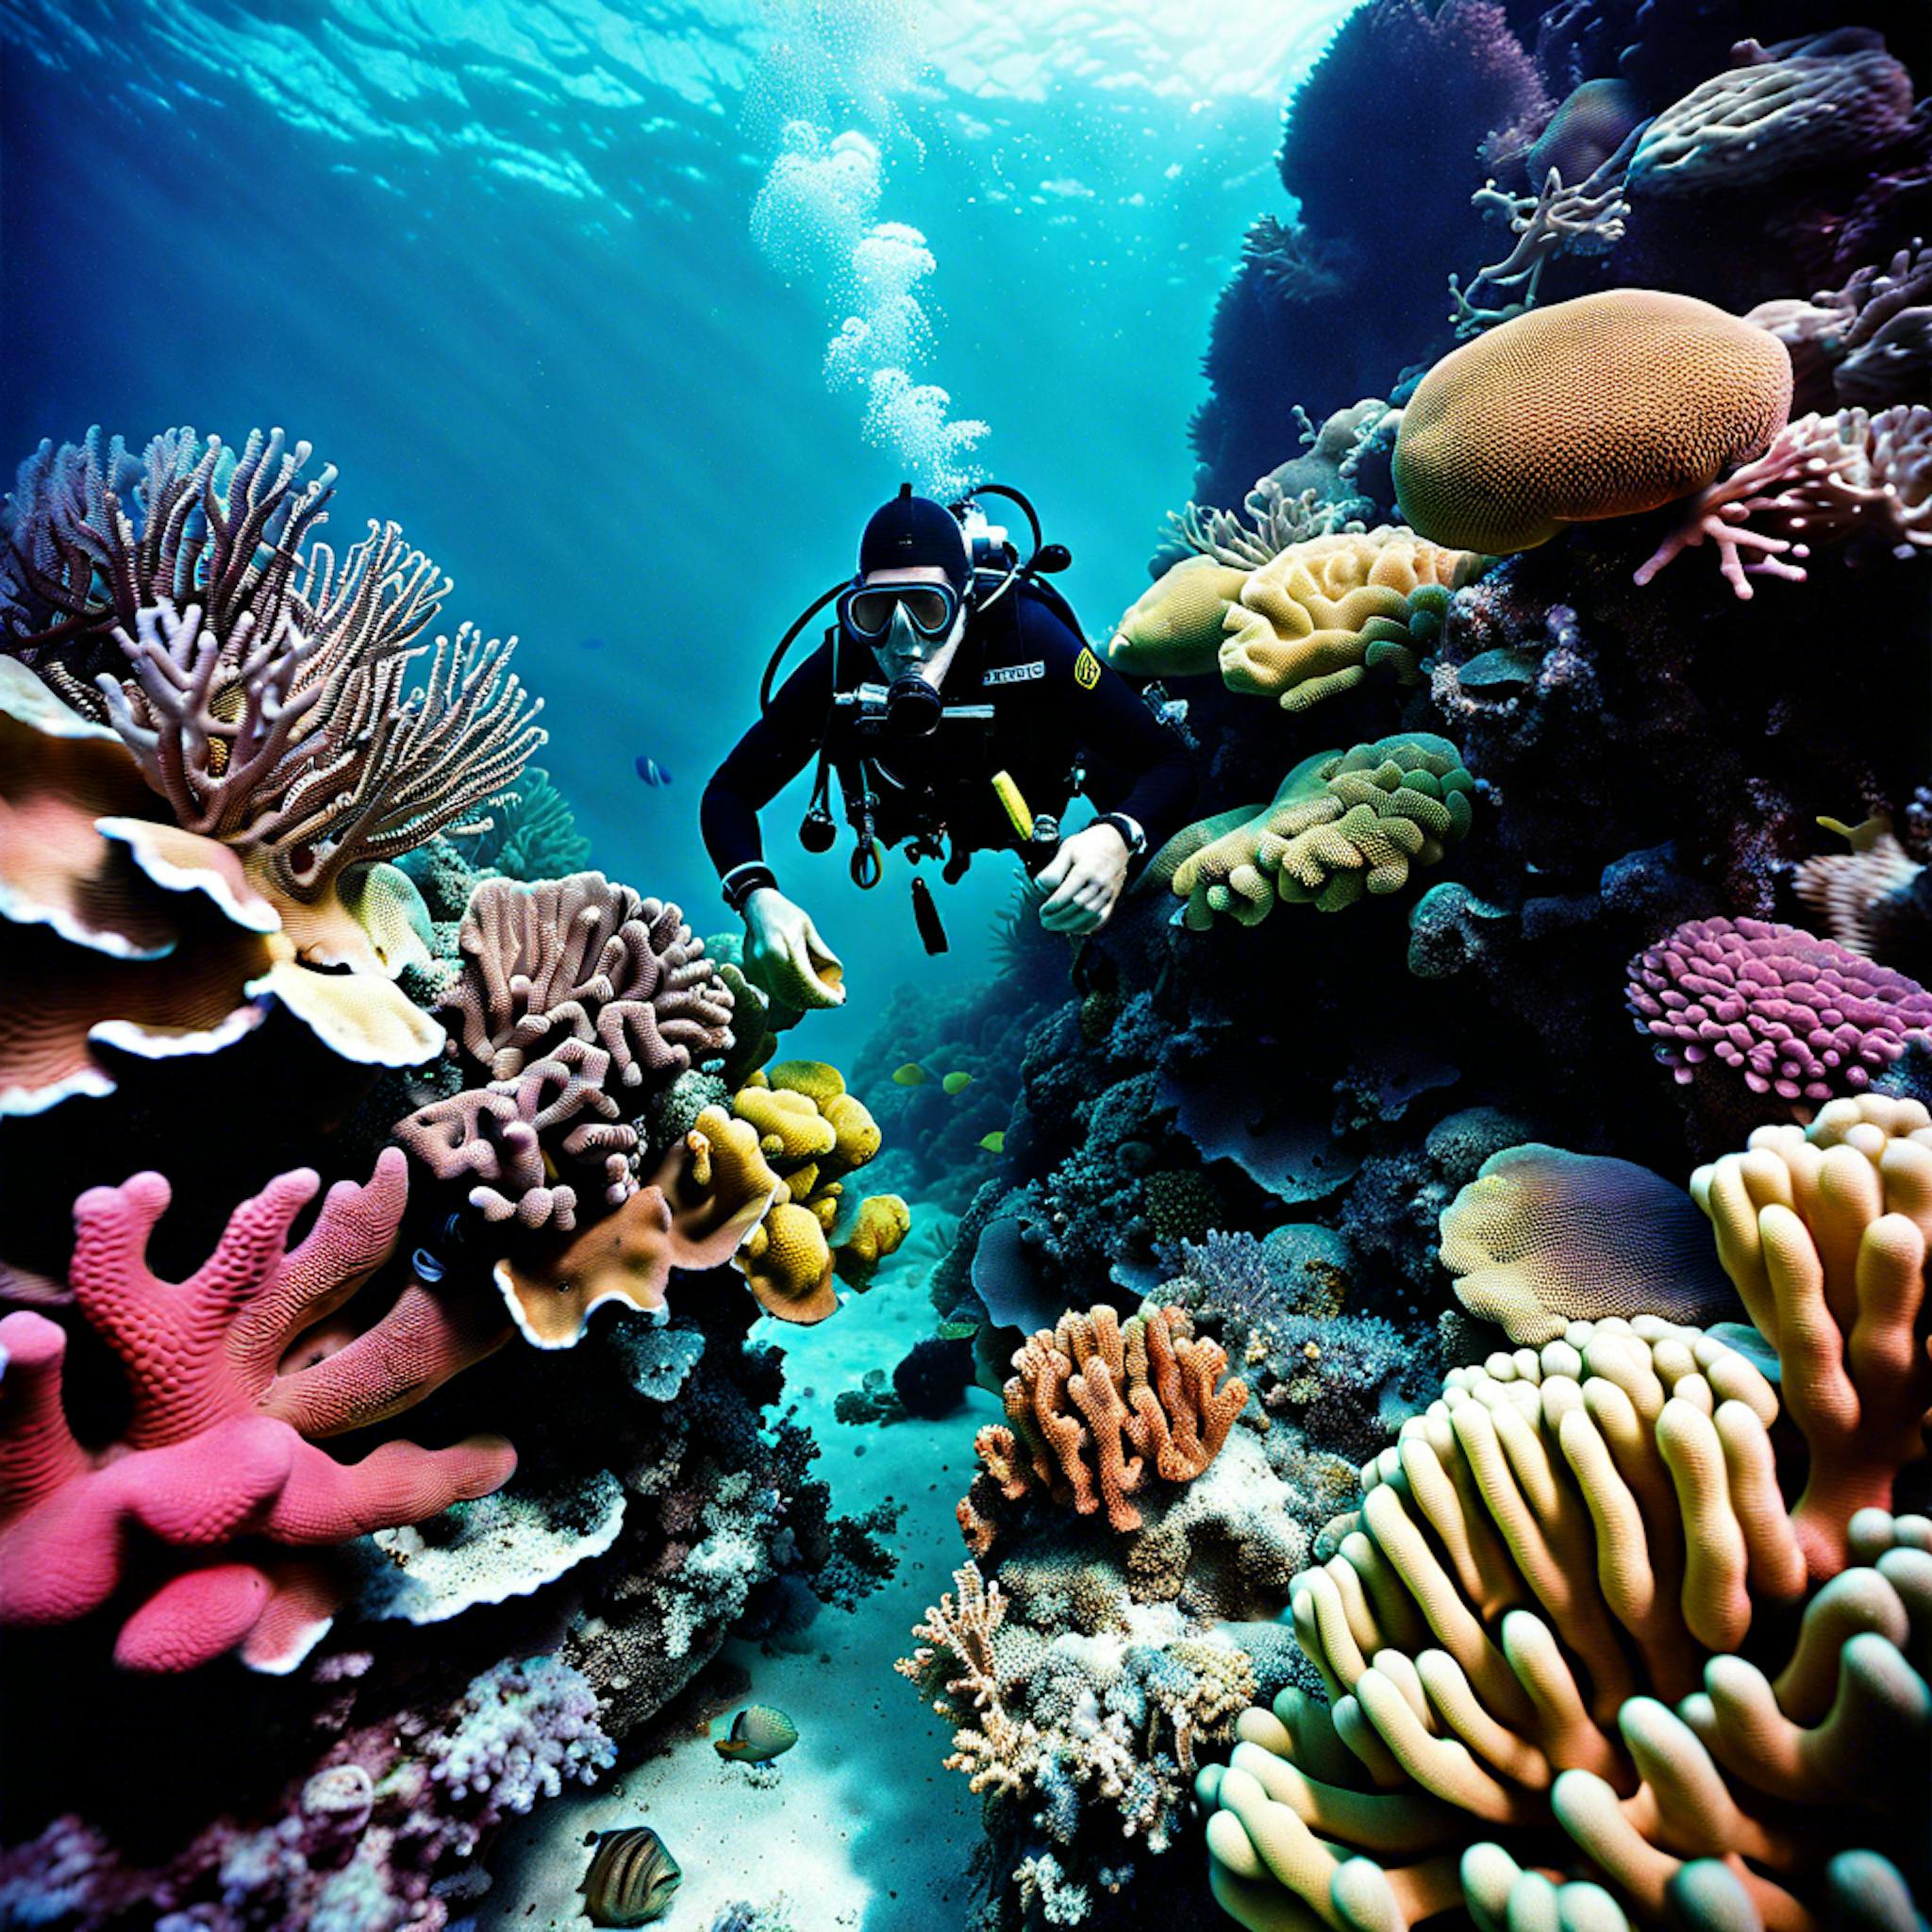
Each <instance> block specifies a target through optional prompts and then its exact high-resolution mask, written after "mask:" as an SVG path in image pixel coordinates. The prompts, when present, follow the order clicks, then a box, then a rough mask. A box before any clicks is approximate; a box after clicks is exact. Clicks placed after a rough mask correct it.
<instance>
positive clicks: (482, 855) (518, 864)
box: [457, 765, 591, 880]
mask: <svg viewBox="0 0 1932 1932" xmlns="http://www.w3.org/2000/svg"><path fill="white" fill-rule="evenodd" d="M485 803H486V804H487V806H488V808H489V812H490V817H489V820H488V821H487V823H478V824H475V825H472V826H468V827H464V828H462V829H461V830H460V831H459V832H458V834H457V836H458V837H462V838H463V841H464V845H463V851H464V857H465V858H467V859H468V860H469V862H470V864H471V865H473V866H474V867H475V869H476V870H477V871H478V872H500V873H502V874H504V876H505V877H507V878H512V879H528V880H536V879H560V878H565V877H567V876H568V875H569V874H572V873H575V872H582V871H584V870H585V869H586V867H587V866H588V864H589V861H590V857H591V841H589V840H588V839H587V838H585V837H584V835H583V834H582V833H581V832H579V831H578V830H577V822H576V819H575V816H574V814H573V813H572V811H571V808H570V805H569V803H568V801H567V800H566V799H565V798H564V795H563V793H562V792H560V791H558V789H557V787H556V785H555V784H553V783H552V782H551V777H550V774H549V773H548V772H546V771H543V770H542V769H541V767H539V766H536V765H527V766H525V769H524V772H523V775H522V776H521V777H519V778H518V780H517V786H516V790H515V791H499V792H497V793H496V794H495V795H494V796H492V797H491V798H490V799H488V800H486V801H485Z"/></svg>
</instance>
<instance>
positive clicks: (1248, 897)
mask: <svg viewBox="0 0 1932 1932" xmlns="http://www.w3.org/2000/svg"><path fill="white" fill-rule="evenodd" d="M1474 789H1475V788H1474V780H1473V779H1472V778H1471V777H1470V775H1469V773H1468V772H1467V770H1465V769H1464V767H1463V763H1462V755H1461V753H1460V752H1458V751H1457V749H1456V747H1455V746H1454V745H1453V744H1451V743H1450V742H1449V741H1448V740H1447V739H1446V738H1438V737H1436V736H1434V735H1433V734H1432V733H1430V732H1425V731H1418V732H1410V733H1407V734H1406V735H1403V736H1399V737H1394V738H1383V739H1378V740H1376V741H1375V742H1374V743H1373V744H1358V745H1357V746H1356V747H1355V749H1354V750H1353V751H1348V752H1333V751H1331V752H1318V753H1316V754H1315V756H1314V757H1313V758H1304V759H1303V760H1302V762H1301V763H1300V764H1298V765H1297V766H1295V768H1294V769H1293V770H1292V771H1291V772H1290V773H1289V774H1288V776H1287V777H1286V778H1284V779H1283V780H1282V782H1281V786H1280V789H1279V790H1278V791H1276V792H1275V794H1274V798H1273V799H1272V800H1270V802H1269V803H1268V804H1267V805H1266V806H1264V807H1262V808H1260V809H1259V810H1258V811H1257V812H1255V813H1254V814H1253V815H1252V816H1250V817H1247V818H1245V819H1243V820H1242V821H1241V823H1239V824H1235V825H1234V826H1233V827H1232V828H1231V829H1228V830H1225V831H1223V832H1222V833H1220V834H1219V836H1217V837H1215V838H1212V839H1210V840H1208V841H1207V842H1206V843H1203V844H1200V845H1198V847H1197V849H1195V850H1193V851H1191V852H1190V853H1189V855H1188V856H1187V857H1186V858H1184V859H1182V860H1181V861H1180V863H1179V864H1178V865H1175V866H1174V870H1173V879H1172V886H1173V891H1174V894H1175V895H1176V896H1177V897H1179V898H1183V899H1185V900H1186V901H1187V902H1188V903H1187V909H1186V912H1185V914H1184V917H1185V920H1186V923H1187V924H1188V925H1190V926H1191V927H1192V928H1194V929H1195V930H1196V931H1205V930H1206V929H1207V928H1208V926H1210V925H1211V924H1213V923H1214V915H1215V914H1216V913H1223V914H1225V915H1226V916H1227V917H1229V918H1231V919H1233V920H1235V921H1237V922H1238V923H1239V924H1242V925H1257V924H1259V923H1260V922H1261V921H1262V920H1263V919H1265V918H1266V917H1267V916H1268V914H1269V913H1270V912H1271V911H1272V910H1273V909H1274V904H1275V901H1276V900H1277V899H1278V900H1283V901H1287V902H1289V903H1291V904H1295V905H1301V904H1310V903H1311V904H1313V905H1314V906H1316V907H1317V908H1320V909H1321V910H1322V911H1324V912H1336V911H1339V910H1341V908H1342V907H1344V906H1352V905H1354V904H1355V902H1356V901H1357V899H1359V898H1360V897H1361V896H1362V894H1363V893H1364V892H1372V893H1375V894H1377V895H1380V894H1383V893H1388V892H1394V891H1400V890H1401V889H1402V888H1403V887H1404V886H1405V885H1407V882H1408V874H1409V870H1410V868H1411V866H1413V865H1434V864H1436V863H1437V862H1438V861H1439V860H1440V859H1441V858H1442V856H1443V854H1444V852H1445V851H1446V850H1447V849H1448V847H1449V846H1450V845H1452V844H1454V843H1455V842H1456V841H1457V840H1459V839H1461V838H1462V837H1463V836H1464V834H1465V833H1467V832H1468V830H1469V826H1470V818H1471V806H1472V801H1473V798H1474ZM1223 822H1224V821H1223ZM1179 837H1180V839H1181V840H1183V841H1185V840H1188V839H1189V838H1190V833H1188V832H1183V833H1181V834H1180V835H1179Z"/></svg>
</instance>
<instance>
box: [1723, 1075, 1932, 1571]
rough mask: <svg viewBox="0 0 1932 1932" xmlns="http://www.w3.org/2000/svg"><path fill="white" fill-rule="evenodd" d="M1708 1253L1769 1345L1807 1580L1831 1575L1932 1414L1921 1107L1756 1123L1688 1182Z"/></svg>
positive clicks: (1898, 1103)
mask: <svg viewBox="0 0 1932 1932" xmlns="http://www.w3.org/2000/svg"><path fill="white" fill-rule="evenodd" d="M1691 1194H1692V1195H1693V1197H1694V1198H1695V1199H1696V1202H1697V1205H1698V1206H1699V1207H1700V1208H1703V1209H1704V1211H1705V1213H1706V1214H1707V1215H1708V1216H1709V1217H1710V1221H1711V1224H1712V1227H1713V1229H1714V1230H1715V1232H1716V1235H1717V1252H1718V1258H1719V1259H1720V1260H1721V1261H1722V1262H1723V1264H1724V1272H1725V1273H1726V1274H1728V1275H1729V1276H1730V1277H1731V1279H1732V1281H1733V1282H1735V1283H1736V1284H1737V1289H1738V1293H1739V1295H1740V1297H1741V1298H1742V1300H1743V1303H1744V1307H1745V1309H1746V1311H1747V1312H1748V1313H1749V1315H1750V1317H1751V1320H1752V1322H1753V1323H1754V1324H1756V1326H1757V1330H1758V1332H1759V1333H1760V1334H1761V1335H1762V1336H1763V1337H1764V1339H1765V1341H1767V1342H1769V1343H1770V1344H1771V1346H1772V1347H1773V1348H1774V1349H1775V1350H1776V1351H1777V1355H1778V1359H1779V1362H1780V1364H1781V1368H1782V1374H1781V1377H1780V1394H1781V1396H1782V1399H1783V1402H1784V1406H1785V1408H1786V1410H1787V1411H1788V1413H1789V1414H1790V1417H1791V1420H1792V1422H1793V1423H1794V1424H1796V1425H1797V1428H1798V1431H1799V1433H1800V1434H1801V1435H1802V1436H1803V1437H1804V1439H1805V1443H1806V1447H1807V1449H1808V1451H1809V1469H1808V1474H1807V1480H1806V1484H1805V1488H1804V1490H1803V1491H1802V1492H1801V1493H1800V1494H1799V1497H1798V1500H1797V1501H1796V1503H1794V1504H1793V1505H1792V1507H1791V1531H1792V1535H1793V1536H1794V1538H1795V1539H1796V1541H1797V1543H1798V1546H1799V1548H1800V1549H1801V1550H1802V1551H1803V1552H1804V1554H1805V1557H1806V1560H1807V1564H1808V1566H1809V1569H1810V1573H1811V1574H1812V1575H1813V1576H1814V1577H1821V1576H1829V1575H1831V1574H1834V1573H1835V1572H1836V1571H1838V1570H1839V1569H1840V1568H1842V1567H1843V1564H1844V1562H1845V1559H1846V1550H1847V1548H1848V1545H1849V1543H1850V1541H1851V1538H1852V1523H1853V1519H1854V1517H1855V1516H1856V1515H1857V1512H1858V1511H1859V1510H1860V1509H1865V1508H1878V1509H1890V1507H1892V1485H1893V1482H1894V1480H1895V1478H1896V1476H1897V1474H1898V1473H1899V1471H1900V1470H1902V1469H1904V1468H1905V1467H1906V1466H1907V1465H1908V1464H1910V1463H1913V1462H1916V1461H1917V1460H1918V1459H1919V1458H1920V1457H1923V1456H1924V1454H1925V1436H1924V1429H1925V1421H1926V1416H1927V1413H1928V1411H1932V1353H1928V1349H1932V1302H1928V1299H1927V1296H1926V1291H1925V1247H1926V1242H1927V1240H1928V1239H1932V1114H1928V1113H1927V1111H1926V1109H1925V1108H1924V1107H1923V1106H1921V1105H1920V1104H1919V1103H1918V1102H1917V1101H1907V1100H1891V1099H1888V1098H1886V1097H1884V1096H1882V1095H1879V1094H1875V1093H1873V1094H1864V1095H1861V1096H1860V1097H1859V1098H1857V1099H1856V1100H1851V1099H1847V1100H1834V1101H1832V1102H1831V1103H1830V1104H1829V1105H1828V1106H1826V1107H1824V1108H1821V1109H1820V1111H1819V1115H1818V1118H1817V1119H1816V1120H1815V1121H1813V1122H1812V1124H1811V1125H1810V1126H1809V1127H1808V1128H1800V1127H1795V1126H1783V1125H1778V1126H1765V1127H1759V1128H1758V1129H1757V1132H1756V1133H1754V1134H1753V1135H1752V1136H1751V1141H1750V1144H1749V1147H1748V1149H1747V1151H1746V1152H1744V1153H1742V1154H1727V1155H1725V1156H1724V1158H1723V1159H1721V1160H1718V1161H1716V1162H1714V1163H1712V1164H1711V1165H1710V1166H1708V1167H1701V1168H1699V1169H1698V1170H1697V1172H1696V1173H1695V1174H1693V1175H1692V1176H1691Z"/></svg>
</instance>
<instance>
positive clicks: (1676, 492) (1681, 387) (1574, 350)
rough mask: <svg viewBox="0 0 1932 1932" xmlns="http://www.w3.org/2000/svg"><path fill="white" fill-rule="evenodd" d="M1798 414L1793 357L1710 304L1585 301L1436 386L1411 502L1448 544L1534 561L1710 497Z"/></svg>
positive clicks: (1410, 459) (1435, 377)
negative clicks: (1605, 521)
mask: <svg viewBox="0 0 1932 1932" xmlns="http://www.w3.org/2000/svg"><path fill="white" fill-rule="evenodd" d="M1607 369H1614V370H1616V371H1617V372H1618V374H1619V379H1618V380H1617V381H1616V382H1614V383H1611V382H1607V381H1605V379H1604V372H1605V371H1606V370H1607ZM1790 399H1791V364H1790V356H1789V355H1788V354H1787V353H1786V351H1785V348H1784V345H1783V344H1782V343H1781V342H1779V341H1777V340H1776V339H1775V338H1774V337H1772V336H1770V335H1768V334H1766V332H1765V331H1764V330H1763V329H1760V328H1756V327H1754V326H1753V325H1750V324H1749V323H1746V322H1742V321H1740V319H1739V318H1738V317H1736V316H1734V315H1727V314H1725V313H1724V310H1723V309H1721V308H1712V307H1711V306H1710V304H1708V303H1707V302H1699V301H1697V300H1695V299H1694V298H1693V297H1691V296H1689V295H1674V294H1668V293H1665V292H1664V291H1660V290H1656V289H1608V290H1605V291H1602V292H1601V293H1598V294H1594V295H1579V296H1578V297H1576V299H1575V300H1574V301H1571V302H1557V303H1553V304H1551V305H1550V306H1549V307H1547V308H1535V309H1532V310H1530V312H1529V313H1528V314H1526V315H1519V316H1517V317H1516V318H1515V319H1514V320H1513V321H1510V322H1506V323H1504V324H1502V325H1500V326H1499V327H1496V328H1492V329H1491V330H1490V331H1488V333H1487V334H1484V335H1481V336H1478V337H1476V338H1475V340H1474V341H1469V342H1465V343H1464V344H1463V345H1462V346H1461V347H1460V348H1459V349H1456V350H1454V351H1452V352H1451V353H1450V354H1449V355H1447V356H1445V357H1443V358H1442V359H1441V361H1440V362H1438V363H1437V364H1436V365H1435V367H1434V368H1433V369H1431V370H1430V371H1429V373H1428V374H1427V375H1425V376H1424V378H1423V380H1422V384H1421V386H1420V387H1419V388H1418V389H1417V391H1416V392H1415V394H1414V396H1413V397H1412V398H1411V400H1410V402H1409V405H1408V408H1407V409H1406V410H1405V411H1404V413H1403V418H1402V429H1401V433H1400V434H1399V436H1398V437H1397V438H1396V443H1395V493H1396V499H1397V501H1398V503H1399V504H1400V505H1401V508H1402V513H1403V515H1404V517H1405V518H1406V519H1407V521H1408V523H1409V524H1410V525H1413V526H1414V528H1415V529H1417V530H1418V531H1420V532H1421V533H1422V534H1423V535H1424V536H1425V537H1428V538H1431V539H1433V540H1434V541H1436V542H1438V543H1446V544H1454V545H1457V546H1458V547H1460V548H1463V549H1466V550H1477V551H1488V552H1491V553H1493V554H1502V553H1504V552H1508V551H1517V550H1528V549H1531V548H1533V547H1534V546H1535V545H1536V544H1539V543H1544V542H1547V541H1549V540H1550V538H1552V537H1554V536H1555V535H1556V534H1557V531H1558V530H1560V529H1561V528H1562V526H1563V525H1565V524H1571V523H1587V522H1592V521H1595V520H1596V519H1599V518H1603V517H1622V516H1632V515H1635V514H1636V513H1637V512H1638V511H1640V510H1647V509H1655V508H1657V507H1658V506H1659V505H1660V504H1666V503H1671V502H1674V501H1675V500H1676V499H1677V498H1678V497H1681V496H1688V495H1689V494H1690V493H1691V491H1695V490H1701V489H1703V488H1704V487H1705V486H1706V485H1707V484H1709V483H1711V482H1713V481H1714V480H1715V479H1716V478H1717V477H1718V476H1719V475H1722V474H1723V473H1724V470H1725V469H1727V468H1728V467H1730V466H1731V465H1733V464H1736V463H1740V462H1744V461H1746V460H1748V459H1749V458H1753V457H1756V456H1757V455H1759V454H1760V453H1761V452H1762V451H1763V450H1764V449H1765V448H1766V446H1767V445H1768V444H1769V443H1770V441H1771V440H1772V438H1773V437H1774V436H1775V435H1776V433H1777V431H1778V430H1779V428H1780V427H1781V426H1782V425H1783V424H1784V421H1785V417H1786V414H1787V412H1788V411H1789V409H1790Z"/></svg>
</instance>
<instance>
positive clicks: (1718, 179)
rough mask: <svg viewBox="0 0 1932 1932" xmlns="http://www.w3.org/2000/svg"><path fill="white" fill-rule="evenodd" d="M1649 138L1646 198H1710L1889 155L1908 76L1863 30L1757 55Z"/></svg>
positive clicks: (1746, 54)
mask: <svg viewBox="0 0 1932 1932" xmlns="http://www.w3.org/2000/svg"><path fill="white" fill-rule="evenodd" d="M1731 58H1732V61H1733V65H1732V66H1731V67H1730V68H1729V69H1728V70H1727V71H1726V72H1724V73H1723V74H1717V75H1712V76H1711V77H1710V78H1709V79H1708V80H1707V81H1704V82H1702V83H1701V84H1700V85H1699V86H1697V87H1695V88H1693V89H1692V90H1691V92H1689V93H1688V94H1686V95H1685V96H1684V98H1683V99H1682V100H1680V101H1678V102H1676V103H1674V105H1673V106H1671V107H1669V108H1665V109H1664V111H1663V112H1662V113H1661V114H1659V115H1657V118H1656V119H1655V120H1654V121H1652V122H1651V124H1650V125H1649V126H1648V127H1647V128H1645V129H1644V132H1643V135H1642V138H1641V140H1640V141H1639V142H1638V143H1637V149H1636V152H1635V153H1634V154H1633V155H1632V156H1631V158H1630V186H1631V189H1632V191H1633V192H1637V193H1641V194H1707V193H1710V192H1714V191H1717V190H1722V189H1732V188H1736V187H1739V186H1740V185H1742V184H1745V183H1751V182H1759V181H1771V180H1776V179H1777V178H1778V177H1779V176H1781V175H1790V174H1794V173H1796V172H1798V171H1799V170H1801V169H1806V168H1815V167H1818V166H1821V165H1823V164H1825V163H1828V162H1831V161H1835V160H1841V159H1844V158H1848V157H1855V156H1861V155H1864V154H1867V153H1869V152H1870V151H1871V150H1873V149H1874V148H1879V147H1883V146H1884V145H1885V144H1886V142H1888V141H1890V140H1891V139H1892V138H1894V137H1895V136H1896V135H1897V134H1898V133H1899V132H1900V130H1901V129H1902V128H1903V127H1904V125H1905V123H1906V117H1907V115H1908V114H1909V113H1910V112H1911V109H1912V83H1911V76H1910V75H1908V74H1907V72H1906V70H1905V68H1904V67H1903V66H1902V65H1901V64H1900V63H1899V62H1898V61H1896V60H1894V59H1893V58H1891V56H1890V54H1888V53H1887V52H1886V50H1885V39H1884V36H1883V35H1881V34H1877V33H1874V32H1873V31H1871V30H1870V29H1869V28H1865V27H1841V28H1840V29H1839V30H1838V31H1836V32H1834V33H1826V34H1816V35H1812V36H1810V37H1809V38H1807V39H1802V40H1795V41H1781V42H1777V43H1775V44H1774V45H1773V46H1769V47H1765V46H1760V45H1759V44H1758V43H1757V42H1756V41H1740V42H1739V43H1738V45H1737V46H1736V47H1734V48H1733V49H1732V53H1731Z"/></svg>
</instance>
